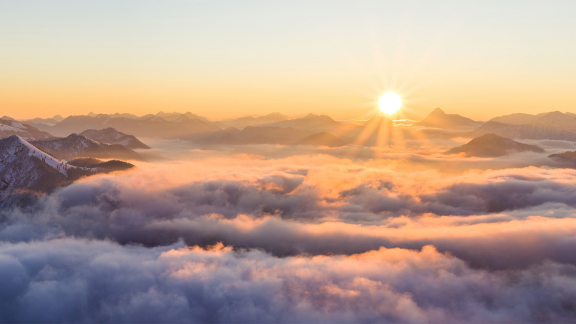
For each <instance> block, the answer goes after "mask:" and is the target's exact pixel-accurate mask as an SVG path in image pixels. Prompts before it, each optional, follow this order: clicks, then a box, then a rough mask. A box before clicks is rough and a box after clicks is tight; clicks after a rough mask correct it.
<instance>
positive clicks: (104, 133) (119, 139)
mask: <svg viewBox="0 0 576 324" xmlns="http://www.w3.org/2000/svg"><path fill="white" fill-rule="evenodd" d="M80 135H82V136H84V137H87V138H89V139H93V140H95V141H97V142H100V143H104V144H120V145H124V146H126V147H127V148H129V149H150V146H148V145H146V144H144V143H142V142H141V141H140V140H139V139H137V138H136V136H134V135H127V134H124V133H122V132H119V131H117V130H115V129H114V128H112V127H108V128H105V129H101V130H95V129H88V130H85V131H83V132H82V133H80Z"/></svg>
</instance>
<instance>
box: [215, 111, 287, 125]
mask: <svg viewBox="0 0 576 324" xmlns="http://www.w3.org/2000/svg"><path fill="white" fill-rule="evenodd" d="M289 119H290V118H288V116H285V115H282V114H281V113H271V114H268V115H266V116H260V117H253V116H246V117H240V118H236V119H225V120H221V121H218V122H215V124H217V125H218V126H220V127H222V128H227V127H235V128H244V127H248V126H260V125H266V124H272V123H277V122H281V121H285V120H289Z"/></svg>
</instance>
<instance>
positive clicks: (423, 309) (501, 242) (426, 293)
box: [0, 151, 576, 323]
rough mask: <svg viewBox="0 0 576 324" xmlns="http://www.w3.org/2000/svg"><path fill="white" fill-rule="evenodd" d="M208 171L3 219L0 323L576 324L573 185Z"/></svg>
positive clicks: (183, 166) (423, 175)
mask: <svg viewBox="0 0 576 324" xmlns="http://www.w3.org/2000/svg"><path fill="white" fill-rule="evenodd" d="M204 153H205V152H204V151H191V152H189V154H192V155H198V158H197V159H196V160H192V161H186V162H182V161H176V162H166V163H155V164H141V165H140V166H139V169H138V170H135V171H131V172H126V173H119V174H113V175H104V176H97V177H93V178H89V179H85V180H83V181H80V182H78V183H75V184H73V185H71V186H69V187H66V188H62V189H60V190H58V191H56V192H55V193H53V194H51V195H49V196H46V197H44V198H43V199H41V200H40V201H39V203H38V204H37V205H35V206H31V207H30V208H29V209H24V210H20V209H14V210H2V211H0V286H1V287H3V289H0V322H42V321H46V322H67V321H68V322H69V321H74V322H226V323H229V322H255V321H257V322H344V323H351V322H353V323H357V322H400V323H409V322H414V323H421V322H431V323H450V322H453V323H466V322H469V323H485V322H530V321H532V322H568V321H570V320H571V319H573V318H574V317H575V315H576V314H574V312H575V309H576V305H574V300H576V299H575V298H574V297H576V296H574V295H575V292H576V289H575V288H576V280H575V277H576V268H575V265H576V256H575V255H574V253H573V251H574V250H575V249H576V219H575V216H576V210H575V207H576V199H575V198H574V197H576V195H575V194H576V171H575V170H572V169H550V168H538V167H526V168H511V169H500V170H466V171H463V172H462V171H460V170H456V171H454V172H447V171H445V170H432V169H429V168H427V167H426V166H428V165H430V163H438V164H440V163H445V162H446V161H448V162H451V163H455V164H459V163H461V162H459V160H458V159H461V158H454V157H451V158H445V157H441V156H429V157H426V158H423V157H419V158H421V159H427V162H425V163H424V166H425V167H422V166H420V167H418V166H417V165H413V164H410V163H408V164H410V165H403V163H402V162H399V161H400V159H397V160H394V161H389V160H371V161H357V160H352V159H348V158H337V157H334V156H328V155H304V156H291V157H288V158H280V159H268V158H262V157H257V156H252V155H249V154H237V155H234V156H233V157H232V158H230V157H229V156H227V157H226V158H221V157H216V158H215V157H214V156H212V155H211V156H207V157H204V156H203V155H202V154H204ZM404 159H405V160H402V161H410V159H412V158H410V157H408V156H404ZM430 161H432V162H430ZM477 162H478V163H482V161H477ZM218 242H222V244H220V245H216V246H214V247H209V246H211V245H214V244H216V243H218ZM196 245H197V246H200V247H193V248H188V247H186V246H196ZM438 251H439V252H438Z"/></svg>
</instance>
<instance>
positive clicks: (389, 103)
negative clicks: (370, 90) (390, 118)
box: [378, 92, 402, 115]
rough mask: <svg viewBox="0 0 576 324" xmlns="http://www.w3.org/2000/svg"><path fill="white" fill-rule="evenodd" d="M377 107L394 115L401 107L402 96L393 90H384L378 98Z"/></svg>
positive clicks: (387, 113)
mask: <svg viewBox="0 0 576 324" xmlns="http://www.w3.org/2000/svg"><path fill="white" fill-rule="evenodd" d="M378 108H379V109H380V111H381V112H383V113H385V114H386V115H394V114H395V113H397V112H398V111H400V108H402V98H401V97H400V95H399V94H397V93H394V92H386V93H385V94H383V95H382V97H380V99H378Z"/></svg>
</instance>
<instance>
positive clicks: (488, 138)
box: [445, 134, 544, 157]
mask: <svg viewBox="0 0 576 324" xmlns="http://www.w3.org/2000/svg"><path fill="white" fill-rule="evenodd" d="M526 151H528V152H536V153H543V152H544V150H543V149H542V148H540V147H538V146H536V145H529V144H523V143H519V142H516V141H514V140H511V139H509V138H504V137H501V136H498V135H495V134H486V135H482V136H480V137H477V138H475V139H473V140H471V141H470V142H468V143H467V144H464V145H462V146H458V147H455V148H453V149H451V150H449V151H448V152H446V153H445V154H459V153H464V154H466V155H467V156H477V157H498V156H503V155H508V154H513V153H520V152H526Z"/></svg>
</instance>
